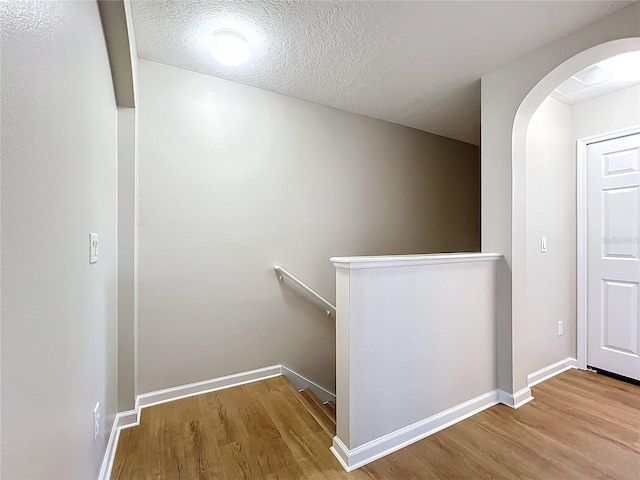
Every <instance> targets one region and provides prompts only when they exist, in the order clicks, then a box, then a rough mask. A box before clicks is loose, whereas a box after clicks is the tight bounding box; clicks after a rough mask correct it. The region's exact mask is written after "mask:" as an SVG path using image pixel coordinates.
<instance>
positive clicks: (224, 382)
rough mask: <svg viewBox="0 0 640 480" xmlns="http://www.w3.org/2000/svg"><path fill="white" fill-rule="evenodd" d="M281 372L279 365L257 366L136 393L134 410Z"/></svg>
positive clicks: (254, 380) (234, 385)
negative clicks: (254, 368)
mask: <svg viewBox="0 0 640 480" xmlns="http://www.w3.org/2000/svg"><path fill="white" fill-rule="evenodd" d="M281 374H282V369H281V366H280V365H273V366H271V367H265V368H259V369H257V370H250V371H248V372H242V373H235V374H233V375H226V376H224V377H218V378H213V379H211V380H204V381H202V382H195V383H189V384H187V385H179V386H177V387H171V388H165V389H164V390H156V391H155V392H149V393H143V394H142V395H138V398H137V399H136V410H137V411H138V412H140V409H141V408H143V407H150V406H152V405H158V404H160V403H165V402H173V401H174V400H180V399H182V398H187V397H192V396H194V395H200V394H202V393H208V392H215V391H216V390H221V389H223V388H230V387H237V386H238V385H243V384H245V383H251V382H257V381H259V380H265V379H267V378H271V377H277V376H278V375H281Z"/></svg>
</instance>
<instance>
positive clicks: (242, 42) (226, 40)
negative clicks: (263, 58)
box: [211, 28, 250, 67]
mask: <svg viewBox="0 0 640 480" xmlns="http://www.w3.org/2000/svg"><path fill="white" fill-rule="evenodd" d="M211 53H212V54H213V58H215V59H216V60H217V61H218V62H220V63H222V64H223V65H228V66H230V67H236V66H238V65H241V64H243V63H244V62H246V61H247V60H248V59H249V54H250V52H249V44H248V43H247V39H246V38H244V35H242V34H241V33H239V32H236V31H235V30H230V29H227V28H223V29H220V30H216V31H215V32H213V42H212V44H211Z"/></svg>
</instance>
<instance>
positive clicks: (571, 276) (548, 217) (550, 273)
mask: <svg viewBox="0 0 640 480" xmlns="http://www.w3.org/2000/svg"><path fill="white" fill-rule="evenodd" d="M575 204H576V197H575V160H574V159H572V157H571V109H570V107H569V106H568V105H566V104H564V103H562V102H560V101H558V100H556V99H554V98H551V97H549V98H547V99H546V100H545V101H544V102H543V103H542V105H540V107H539V108H538V110H537V111H536V113H535V114H534V115H533V117H532V118H531V122H530V123H529V130H528V132H527V265H528V268H527V296H528V298H527V302H528V306H529V310H528V312H527V321H526V322H523V329H524V335H525V336H526V338H527V339H528V341H527V342H526V344H525V346H524V348H525V349H526V351H525V352H524V353H525V361H526V367H525V368H526V371H527V372H528V373H532V372H535V371H537V370H539V369H541V368H544V367H547V366H549V365H551V364H553V363H555V362H558V361H560V360H564V359H565V358H567V357H575V345H576V336H575V332H576V330H575V318H576V317H575V305H576V297H575V231H576V230H575ZM543 236H544V237H547V252H546V253H542V252H541V251H540V246H541V245H540V243H541V237H543ZM559 321H562V322H563V326H564V334H563V335H562V336H558V334H557V328H558V322H559Z"/></svg>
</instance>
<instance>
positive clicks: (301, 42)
mask: <svg viewBox="0 0 640 480" xmlns="http://www.w3.org/2000/svg"><path fill="white" fill-rule="evenodd" d="M630 3H632V2H623V1H606V2H598V1H595V2H594V1H585V2H582V1H566V2H565V1H553V2H539V1H533V2H529V1H507V2H504V1H502V2H500V1H499V2H485V1H471V2H455V1H422V2H398V1H395V2H394V1H391V2H386V1H353V2H348V1H323V2H320V1H306V2H304V1H294V2H280V1H268V0H255V1H211V0H191V1H184V2H183V1H169V0H152V1H133V2H132V7H133V19H134V27H135V35H136V42H137V46H138V54H139V56H140V57H142V58H146V59H149V60H154V61H157V62H162V63H166V64H169V65H173V66H176V67H181V68H186V69H189V70H193V71H196V72H200V73H204V74H208V75H213V76H216V77H221V78H226V79H229V80H233V81H236V82H239V83H244V84H246V85H252V86H255V87H259V88H263V89H266V90H271V91H273V92H278V93H281V94H284V95H289V96H292V97H297V98H301V99H304V100H309V101H312V102H316V103H320V104H323V105H328V106H331V107H335V108H339V109H341V110H346V111H349V112H354V113H359V114H362V115H367V116H370V117H374V118H379V119H383V120H387V121H390V122H394V123H399V124H401V125H406V126H409V127H414V128H417V129H420V130H425V131H428V132H433V133H436V134H439V135H444V136H446V137H450V138H455V139H458V140H462V141H465V142H469V143H474V144H479V142H480V80H479V79H480V77H482V76H483V75H485V74H488V73H491V72H493V71H495V70H497V69H499V68H500V67H502V66H504V65H507V64H509V63H510V62H512V61H515V60H517V59H518V58H520V57H522V56H524V55H526V54H527V53H530V52H532V51H534V50H536V49H538V48H540V47H542V46H543V45H545V44H547V43H549V42H552V41H554V40H556V39H558V38H561V37H563V36H565V35H567V34H569V33H571V32H572V31H574V30H577V29H579V28H581V27H582V26H584V25H587V24H589V23H591V22H593V21H595V20H597V19H598V18H600V17H603V16H605V15H608V14H610V13H613V12H614V11H616V10H618V9H620V8H622V7H624V6H626V5H628V4H630ZM222 27H226V28H233V29H236V30H238V31H240V32H241V33H243V34H244V35H245V37H247V39H248V41H249V44H250V47H251V51H252V54H251V58H250V59H249V61H248V62H247V63H246V64H244V65H241V66H240V67H225V66H222V65H220V64H218V63H217V62H216V61H215V60H214V59H213V57H212V56H211V54H210V51H209V39H210V38H211V33H212V32H213V31H214V30H216V29H217V28H222Z"/></svg>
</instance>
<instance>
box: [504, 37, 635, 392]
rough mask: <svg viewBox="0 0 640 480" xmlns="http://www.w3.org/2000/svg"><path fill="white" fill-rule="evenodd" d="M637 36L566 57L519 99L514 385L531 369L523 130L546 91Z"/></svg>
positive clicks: (631, 44) (625, 48)
mask: <svg viewBox="0 0 640 480" xmlns="http://www.w3.org/2000/svg"><path fill="white" fill-rule="evenodd" d="M639 47H640V39H639V38H637V37H632V38H625V39H620V40H615V41H611V42H607V43H603V44H601V45H597V46H595V47H592V48H589V49H587V50H585V51H583V52H581V53H578V54H577V55H574V56H573V57H571V58H569V59H568V60H566V61H565V62H563V63H561V64H560V65H559V66H557V67H556V68H554V69H553V70H552V71H551V72H549V73H548V74H547V75H546V76H545V77H544V78H543V79H542V80H540V81H539V82H538V83H537V84H536V85H535V86H534V87H533V88H532V89H531V90H530V91H529V93H528V94H527V95H526V97H525V98H524V100H523V101H522V102H521V104H520V106H519V108H518V110H517V112H516V115H515V119H514V123H513V130H512V158H511V160H512V182H513V184H512V192H513V195H512V200H513V207H512V208H513V210H512V255H513V257H512V336H513V338H512V342H513V358H512V361H513V364H512V372H513V376H514V378H513V380H514V384H515V385H518V384H520V385H522V384H526V383H525V382H526V381H527V379H526V378H523V377H526V375H527V374H529V373H531V372H529V371H528V370H527V367H526V365H525V363H526V362H525V361H524V360H525V358H524V356H525V355H526V351H527V348H526V345H527V342H528V341H530V339H529V338H527V337H526V334H525V332H526V330H527V328H526V327H527V324H528V322H533V321H535V318H531V314H530V310H531V309H530V306H529V305H528V292H529V290H528V288H529V285H528V278H529V268H528V262H527V235H528V227H529V221H528V218H527V206H528V202H529V201H530V200H529V198H528V195H527V193H528V192H527V132H528V129H529V125H530V122H531V119H532V117H533V116H534V113H535V112H536V110H537V109H538V107H540V105H541V104H542V102H543V101H544V100H545V99H546V98H547V97H548V96H549V94H550V93H551V92H552V91H553V90H554V89H555V88H557V87H558V86H559V85H560V84H562V83H563V82H564V81H565V80H566V79H568V78H569V77H571V76H573V75H575V74H577V73H578V72H580V71H581V70H583V69H585V68H587V67H589V66H591V65H593V64H595V63H597V62H600V61H602V60H605V59H607V58H609V57H613V56H615V55H619V54H622V53H626V52H630V51H635V50H638V49H639Z"/></svg>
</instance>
